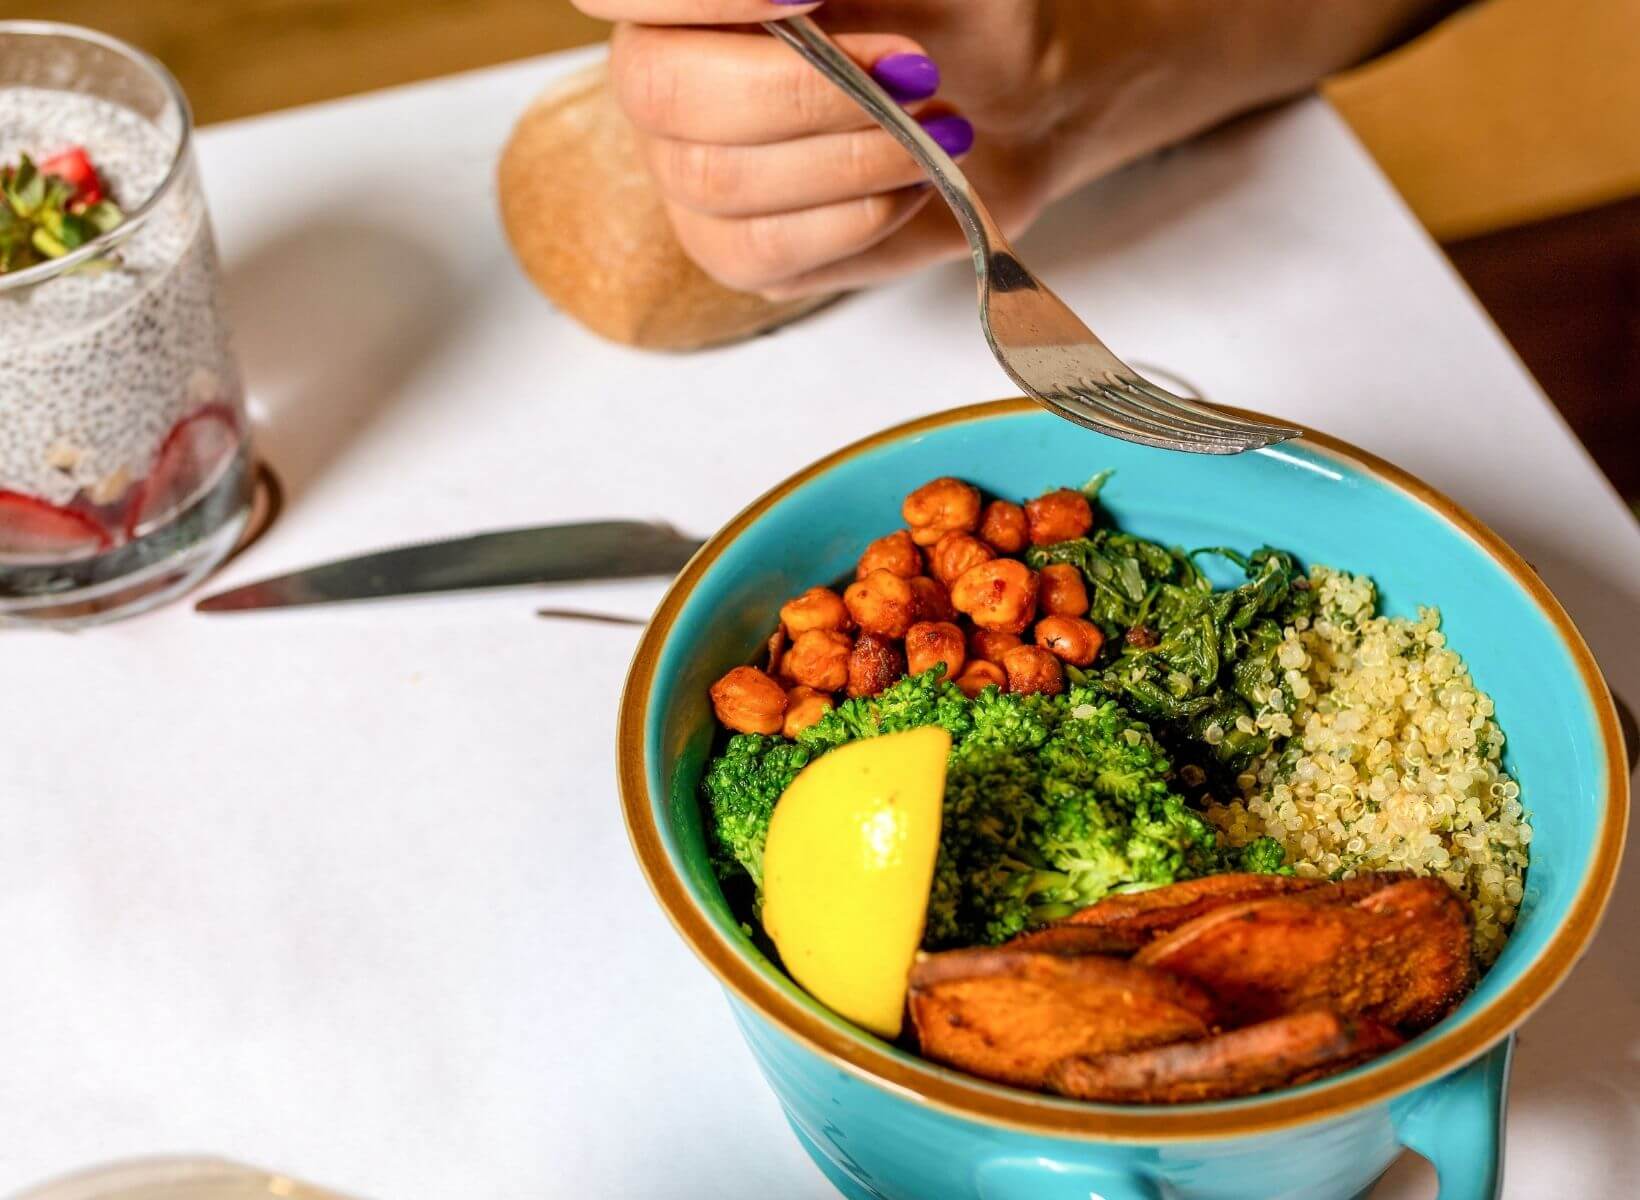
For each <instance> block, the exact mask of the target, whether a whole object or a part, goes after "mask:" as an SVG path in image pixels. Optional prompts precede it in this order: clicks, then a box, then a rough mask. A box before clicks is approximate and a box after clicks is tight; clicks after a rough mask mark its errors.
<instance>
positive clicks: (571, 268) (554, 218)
mask: <svg viewBox="0 0 1640 1200" xmlns="http://www.w3.org/2000/svg"><path fill="white" fill-rule="evenodd" d="M497 175H498V179H497V182H498V185H499V191H500V201H501V221H502V225H503V226H504V227H505V229H506V233H507V238H508V240H509V241H510V242H511V243H512V248H513V252H514V253H515V254H516V255H517V256H518V261H519V263H520V264H521V265H522V266H523V268H524V270H525V272H526V273H527V274H528V275H529V277H530V278H531V279H532V280H534V282H535V285H536V286H537V287H538V288H540V289H541V290H542V291H543V292H545V293H546V295H547V296H548V298H550V299H551V300H552V301H553V302H554V303H555V304H557V305H558V307H559V308H561V309H563V310H564V311H565V312H566V313H568V314H569V315H570V316H572V317H574V318H575V319H576V320H578V321H580V322H581V323H582V324H583V325H585V326H586V327H587V328H588V329H591V330H592V331H593V332H594V333H598V334H602V335H603V336H604V337H606V338H609V339H610V340H612V341H616V342H622V343H625V344H627V345H631V346H642V347H645V348H648V349H652V350H695V349H699V348H700V347H703V346H712V345H717V344H720V343H723V342H732V341H738V340H740V339H741V338H747V337H751V336H752V335H753V334H757V333H761V332H763V331H764V330H767V329H772V328H773V327H774V326H776V325H780V324H783V323H785V322H787V321H790V320H793V319H794V318H796V317H800V316H802V315H803V314H804V313H807V312H810V311H812V310H813V309H815V308H816V307H818V306H819V305H820V304H822V303H824V302H825V298H824V297H817V298H809V299H803V300H790V301H782V302H779V303H776V302H773V301H769V300H765V299H763V298H762V297H761V296H754V295H751V294H748V293H746V292H737V291H734V290H732V289H730V288H726V287H724V286H723V285H722V284H720V283H718V282H716V281H715V280H713V279H712V278H711V277H710V276H708V275H707V274H706V273H705V272H704V271H702V270H701V269H700V268H699V267H697V266H696V265H695V264H694V262H693V261H692V260H690V258H689V257H688V255H686V254H685V253H684V252H683V247H681V246H680V245H679V244H678V240H677V238H676V237H674V236H673V234H672V226H671V224H670V223H669V222H668V221H667V219H666V212H665V209H664V208H663V207H662V205H661V200H660V196H659V194H658V193H657V192H656V190H655V185H654V183H653V182H652V181H651V180H650V178H649V173H648V171H647V170H646V169H645V167H644V164H643V161H642V155H641V153H640V151H639V148H638V139H637V136H636V134H635V133H634V131H633V129H632V127H631V126H630V125H629V124H628V123H627V121H626V118H625V117H624V116H622V115H621V112H620V110H619V109H618V108H617V107H616V106H615V101H614V98H613V97H612V96H611V95H610V91H609V87H608V83H607V72H606V70H605V68H604V65H603V64H602V63H600V64H598V65H596V66H594V67H592V68H590V69H588V70H586V71H582V72H580V73H578V74H576V75H573V76H571V77H570V78H568V79H565V80H562V81H560V82H559V83H557V84H556V85H555V86H553V87H551V88H549V89H548V90H547V91H546V92H544V93H543V94H542V95H541V96H540V97H538V98H537V99H536V100H535V102H534V103H533V104H532V105H531V106H530V107H529V109H528V110H527V111H526V112H525V113H524V115H523V117H522V118H520V119H519V122H518V125H517V126H516V127H515V128H514V130H513V133H512V137H511V139H510V140H509V141H508V143H507V147H506V149H505V150H504V151H503V152H502V155H501V164H500V167H499V170H498V172H497Z"/></svg>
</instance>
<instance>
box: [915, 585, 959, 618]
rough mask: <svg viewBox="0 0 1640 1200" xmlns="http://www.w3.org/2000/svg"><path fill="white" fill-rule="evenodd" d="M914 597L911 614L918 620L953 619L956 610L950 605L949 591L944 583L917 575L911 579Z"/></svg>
mask: <svg viewBox="0 0 1640 1200" xmlns="http://www.w3.org/2000/svg"><path fill="white" fill-rule="evenodd" d="M911 594H912V596H913V597H914V603H913V604H912V615H913V616H914V617H915V618H916V619H917V620H919V621H955V620H956V619H957V610H956V609H954V608H952V607H951V593H950V592H948V591H946V590H945V587H944V585H942V584H940V583H937V582H936V581H934V580H932V579H930V578H928V576H926V575H919V576H917V577H916V578H915V579H913V580H912V581H911Z"/></svg>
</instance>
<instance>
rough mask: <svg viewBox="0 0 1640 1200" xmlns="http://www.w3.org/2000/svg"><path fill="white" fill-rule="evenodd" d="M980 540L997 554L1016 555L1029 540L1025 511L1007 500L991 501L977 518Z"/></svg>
mask: <svg viewBox="0 0 1640 1200" xmlns="http://www.w3.org/2000/svg"><path fill="white" fill-rule="evenodd" d="M979 536H980V540H981V541H983V542H985V543H986V544H987V545H989V546H990V547H991V549H993V550H995V551H996V552H997V553H998V554H1018V553H1019V552H1020V551H1021V550H1023V549H1025V543H1026V542H1027V541H1028V540H1029V539H1030V533H1029V526H1028V524H1027V523H1026V520H1025V510H1024V509H1023V508H1021V507H1020V506H1019V505H1017V504H1011V503H1009V502H1008V501H1007V500H993V501H991V503H989V504H987V505H986V506H985V511H984V512H982V513H981V514H980V518H979Z"/></svg>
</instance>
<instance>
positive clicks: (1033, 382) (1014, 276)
mask: <svg viewBox="0 0 1640 1200" xmlns="http://www.w3.org/2000/svg"><path fill="white" fill-rule="evenodd" d="M763 27H764V28H765V29H767V30H768V31H769V32H770V33H772V34H774V36H775V37H777V38H779V39H780V40H781V41H783V42H785V43H786V44H787V45H788V46H790V47H791V48H792V49H794V50H796V51H797V52H798V53H799V54H801V55H802V56H803V57H804V58H805V59H807V60H808V61H809V62H810V63H812V64H813V65H814V66H815V67H816V68H818V69H819V70H820V72H821V73H822V74H824V75H825V76H826V77H827V78H828V79H830V80H831V81H832V82H833V83H835V84H836V85H837V86H838V87H840V88H841V89H842V90H843V91H844V92H846V93H847V94H848V95H849V96H850V97H851V98H852V99H853V100H854V101H855V103H857V104H858V105H859V106H860V107H861V108H863V109H865V111H866V112H867V113H868V114H869V115H870V116H871V117H872V119H873V120H875V121H876V122H877V123H878V124H879V125H881V126H882V127H883V128H884V129H886V130H888V132H889V133H891V134H893V135H894V136H895V138H897V139H898V140H899V142H900V144H901V145H903V146H904V147H905V148H906V149H907V150H909V151H910V152H911V156H912V157H913V158H915V159H916V160H917V161H918V163H920V164H921V165H922V168H923V170H925V171H927V172H928V176H929V178H930V179H931V180H932V181H933V183H934V186H935V187H937V188H938V189H939V192H940V195H941V196H943V197H945V202H946V203H947V204H949V205H950V206H951V211H952V212H953V213H955V214H956V216H957V221H958V223H959V224H960V225H961V226H962V231H963V233H964V234H966V235H967V237H968V244H969V246H970V247H971V248H972V250H973V252H974V273H975V274H976V275H977V276H978V277H979V318H980V325H981V326H982V327H983V328H984V330H985V340H986V341H987V342H989V343H990V346H991V352H992V353H993V354H995V355H996V359H997V362H999V363H1000V364H1002V369H1003V370H1004V371H1006V372H1008V375H1009V376H1010V377H1011V378H1012V379H1013V381H1014V382H1015V383H1017V384H1018V385H1019V386H1020V387H1021V388H1023V389H1024V390H1025V393H1026V394H1027V395H1029V396H1031V397H1033V398H1035V399H1036V400H1037V401H1038V402H1039V403H1041V404H1042V405H1043V406H1044V407H1046V408H1048V409H1049V410H1050V411H1052V412H1055V413H1058V414H1059V415H1060V416H1062V417H1064V418H1066V419H1067V420H1071V421H1075V422H1076V423H1077V424H1078V425H1082V426H1085V427H1086V428H1088V429H1093V430H1097V431H1098V432H1100V433H1105V434H1109V435H1110V436H1112V437H1118V438H1122V439H1124V440H1126V441H1129V442H1139V443H1141V444H1143V445H1146V446H1160V447H1162V448H1163V449H1167V450H1184V451H1188V452H1190V453H1193V454H1239V453H1241V452H1242V451H1244V450H1253V449H1256V448H1258V447H1259V446H1270V445H1273V444H1275V443H1276V442H1283V441H1286V440H1287V439H1288V438H1294V437H1298V436H1299V435H1300V433H1301V431H1300V430H1297V429H1288V428H1286V427H1285V426H1281V425H1271V424H1267V423H1265V422H1263V421H1249V420H1244V419H1242V418H1239V417H1232V416H1230V415H1228V414H1226V413H1222V412H1219V411H1218V410H1216V409H1214V408H1211V407H1209V406H1208V405H1206V404H1202V403H1200V402H1198V401H1194V400H1186V399H1185V398H1184V397H1182V396H1175V395H1174V394H1173V393H1172V392H1170V391H1168V390H1167V389H1166V388H1163V387H1161V386H1159V385H1157V384H1155V383H1152V382H1151V381H1150V380H1148V379H1146V378H1145V377H1144V376H1143V375H1141V374H1139V372H1137V371H1135V370H1134V369H1133V368H1132V367H1130V366H1128V365H1127V364H1126V363H1124V362H1123V361H1122V360H1121V359H1119V358H1117V357H1116V355H1114V354H1112V353H1111V352H1110V349H1109V348H1108V347H1107V346H1106V345H1105V343H1103V342H1101V341H1100V340H1099V339H1098V338H1097V337H1095V336H1094V335H1093V332H1092V330H1090V329H1089V328H1088V327H1087V326H1086V325H1084V324H1083V323H1082V321H1081V320H1080V319H1079V318H1078V317H1077V315H1076V314H1075V313H1073V312H1072V311H1071V310H1070V308H1069V307H1068V306H1067V305H1066V304H1065V302H1064V301H1063V300H1061V299H1060V298H1059V297H1058V296H1056V295H1054V294H1053V293H1052V292H1051V291H1049V290H1048V289H1047V288H1046V287H1045V286H1043V284H1042V283H1041V281H1040V280H1038V279H1037V278H1036V276H1034V275H1032V274H1031V272H1030V271H1028V270H1027V269H1026V267H1025V264H1024V263H1022V262H1020V261H1019V258H1018V257H1017V256H1016V255H1015V254H1014V250H1013V247H1012V246H1010V245H1009V244H1008V239H1007V238H1006V237H1004V236H1003V234H1002V230H1001V229H1000V228H999V227H998V225H997V223H996V221H995V219H994V218H992V216H991V214H990V212H989V210H987V209H986V207H985V205H984V204H982V203H981V202H980V199H979V197H978V196H977V195H975V194H974V189H973V187H972V186H971V185H970V184H969V182H968V180H967V178H966V177H964V175H963V173H962V170H961V169H960V168H959V167H958V166H957V164H956V163H955V162H953V161H952V160H951V156H950V155H948V154H946V152H945V151H944V150H942V149H941V148H940V146H939V144H938V143H936V142H935V141H934V139H933V138H931V137H929V136H928V134H927V132H926V131H925V130H924V129H923V127H922V126H921V125H919V124H917V122H916V121H915V120H914V119H913V118H912V117H911V115H910V114H909V113H907V112H906V111H905V109H903V108H901V107H900V106H899V105H898V104H897V103H895V101H894V100H893V99H891V98H890V97H889V95H888V93H887V92H885V91H883V89H882V88H881V87H879V86H878V85H877V81H876V80H874V79H872V78H871V76H870V75H868V74H866V73H865V72H864V71H862V70H861V69H860V68H859V67H858V66H857V65H856V64H855V62H854V60H853V59H851V58H849V57H848V55H846V54H844V53H843V52H842V51H841V50H840V49H838V47H837V45H836V43H834V42H833V41H832V40H831V38H829V37H827V36H826V34H825V33H824V32H823V31H822V30H821V29H820V27H819V26H818V25H816V24H815V23H814V22H813V21H811V20H809V18H807V17H787V18H785V19H784V20H780V21H765V22H764V23H763Z"/></svg>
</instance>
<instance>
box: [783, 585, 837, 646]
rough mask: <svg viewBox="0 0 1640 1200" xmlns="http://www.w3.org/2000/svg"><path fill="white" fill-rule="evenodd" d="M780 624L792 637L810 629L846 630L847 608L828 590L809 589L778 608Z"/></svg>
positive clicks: (835, 594) (820, 588)
mask: <svg viewBox="0 0 1640 1200" xmlns="http://www.w3.org/2000/svg"><path fill="white" fill-rule="evenodd" d="M780 623H781V624H782V625H784V626H785V627H786V632H787V633H789V634H791V636H792V637H796V636H797V635H798V634H800V633H807V632H808V631H809V630H811V629H847V628H848V608H847V607H846V606H845V605H844V604H843V598H842V597H841V596H839V595H838V594H837V593H836V592H834V591H832V590H831V589H830V588H824V587H811V588H810V589H809V590H808V591H806V592H804V593H803V594H802V595H801V596H794V597H793V598H792V599H790V600H788V601H786V603H784V604H782V605H781V606H780Z"/></svg>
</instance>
